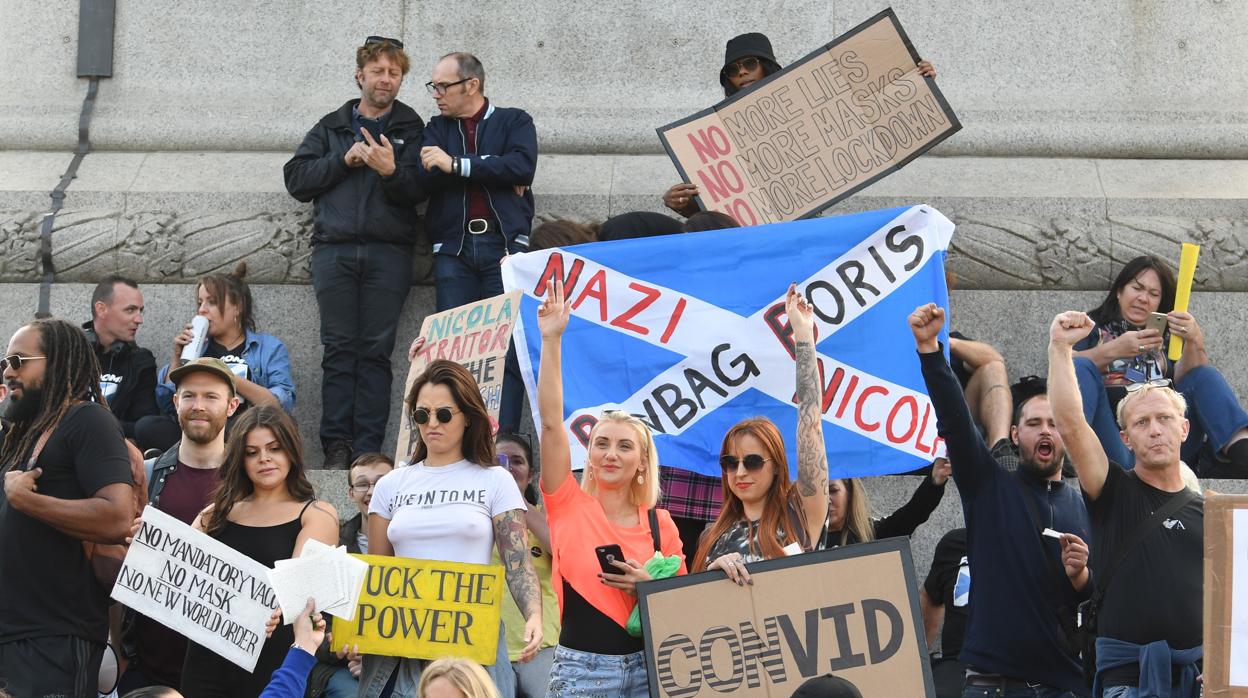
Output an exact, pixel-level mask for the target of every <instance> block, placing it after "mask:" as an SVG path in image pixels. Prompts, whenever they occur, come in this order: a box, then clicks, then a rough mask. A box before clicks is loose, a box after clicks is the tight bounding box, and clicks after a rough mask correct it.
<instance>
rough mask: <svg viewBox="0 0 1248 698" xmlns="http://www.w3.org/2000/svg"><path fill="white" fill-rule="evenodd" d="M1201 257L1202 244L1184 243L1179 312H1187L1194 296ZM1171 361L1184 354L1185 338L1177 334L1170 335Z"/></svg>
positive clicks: (1177, 302) (1177, 298) (1177, 295)
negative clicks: (1197, 268)
mask: <svg viewBox="0 0 1248 698" xmlns="http://www.w3.org/2000/svg"><path fill="white" fill-rule="evenodd" d="M1198 257H1200V245H1193V244H1192V243H1190V242H1185V243H1183V252H1182V254H1181V255H1180V256H1179V278H1178V284H1177V286H1176V287H1175V289H1174V309H1175V310H1177V311H1179V312H1187V303H1188V301H1190V300H1191V298H1192V279H1193V278H1195V276H1196V259H1197V258H1198ZM1168 356H1169V357H1170V360H1171V361H1178V360H1179V357H1181V356H1183V338H1182V337H1179V336H1177V335H1174V334H1171V335H1170V352H1169V354H1168Z"/></svg>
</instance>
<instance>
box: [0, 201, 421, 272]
mask: <svg viewBox="0 0 1248 698" xmlns="http://www.w3.org/2000/svg"><path fill="white" fill-rule="evenodd" d="M42 217H43V213H42V212H35V211H20V210H7V211H0V251H3V258H0V282H7V283H15V282H30V281H36V280H38V278H39V269H40V265H39V263H38V258H39V233H40V229H39V222H40V220H42ZM311 238H312V217H311V213H310V212H309V211H282V212H276V213H274V212H266V211H255V210H251V211H247V210H240V211H225V212H222V211H179V212H166V211H156V210H139V211H126V212H123V211H117V210H107V209H99V210H71V209H66V210H62V211H61V212H60V213H58V214H57V216H56V219H55V224H54V226H53V229H52V261H53V265H54V267H55V269H56V280H57V281H60V282H93V281H95V280H97V279H99V278H100V277H102V276H104V275H106V274H112V273H120V274H125V275H127V276H131V277H133V278H135V280H137V281H139V282H140V283H190V282H193V281H194V280H196V279H198V278H199V277H201V276H203V275H205V274H212V273H217V272H228V271H231V270H233V269H234V267H235V266H236V265H237V264H238V263H239V262H242V261H245V262H247V278H248V280H249V281H250V282H251V283H257V284H303V283H310V281H311V272H310V259H309V258H310V256H311V254H312V246H311ZM414 256H415V257H416V259H415V260H414V271H415V276H414V277H413V278H415V279H416V280H417V282H418V283H429V282H430V281H431V279H430V271H431V269H432V260H431V258H430V255H429V252H428V250H427V249H425V250H421V249H420V247H419V246H417V250H416V254H415V255H414Z"/></svg>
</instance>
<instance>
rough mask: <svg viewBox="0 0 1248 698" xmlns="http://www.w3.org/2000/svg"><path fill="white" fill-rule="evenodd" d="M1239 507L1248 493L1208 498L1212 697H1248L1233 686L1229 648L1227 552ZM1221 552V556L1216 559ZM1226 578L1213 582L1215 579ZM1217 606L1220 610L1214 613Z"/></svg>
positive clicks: (1208, 678) (1208, 677)
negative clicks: (1219, 582) (1220, 582)
mask: <svg viewBox="0 0 1248 698" xmlns="http://www.w3.org/2000/svg"><path fill="white" fill-rule="evenodd" d="M1237 509H1248V495H1243V494H1238V495H1231V494H1213V495H1209V496H1208V497H1206V499H1205V549H1204V564H1203V567H1204V570H1203V572H1204V577H1203V582H1204V603H1203V606H1204V608H1203V609H1202V613H1203V619H1202V620H1203V635H1204V637H1203V640H1204V648H1205V662H1204V670H1205V685H1204V691H1205V693H1204V695H1206V696H1209V697H1210V698H1248V687H1241V686H1231V685H1230V674H1231V667H1230V662H1229V652H1230V644H1231V620H1232V619H1231V617H1230V615H1229V610H1230V604H1231V600H1232V599H1231V593H1232V590H1233V586H1232V584H1233V581H1234V578H1233V572H1234V560H1233V558H1232V556H1231V555H1228V554H1226V551H1227V550H1228V549H1229V545H1230V543H1232V542H1233V538H1234V517H1233V515H1232V512H1234V511H1236V510H1237ZM1219 553H1222V554H1221V559H1220V560H1219V559H1215V558H1216V557H1217V556H1218V554H1219ZM1215 575H1216V577H1215ZM1215 578H1217V579H1222V580H1225V581H1224V582H1223V583H1222V584H1219V585H1217V588H1216V589H1215V588H1214V585H1213V584H1211V583H1210V582H1211V581H1212V580H1213V579H1215ZM1215 609H1217V610H1218V612H1217V613H1215Z"/></svg>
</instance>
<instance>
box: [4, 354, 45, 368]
mask: <svg viewBox="0 0 1248 698" xmlns="http://www.w3.org/2000/svg"><path fill="white" fill-rule="evenodd" d="M46 358H48V357H46V356H21V355H19V354H10V355H8V356H6V357H4V358H3V359H0V371H7V370H9V367H10V366H12V367H13V370H14V371H20V370H22V362H23V361H36V360H38V359H46Z"/></svg>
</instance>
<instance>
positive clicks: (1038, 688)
mask: <svg viewBox="0 0 1248 698" xmlns="http://www.w3.org/2000/svg"><path fill="white" fill-rule="evenodd" d="M962 698H1075V694H1073V693H1071V692H1070V691H1067V690H1066V689H1064V688H1054V687H1052V686H1044V685H1040V684H1037V685H1035V686H1025V687H1024V686H1008V687H1005V688H999V687H996V686H967V687H965V688H963V689H962Z"/></svg>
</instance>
